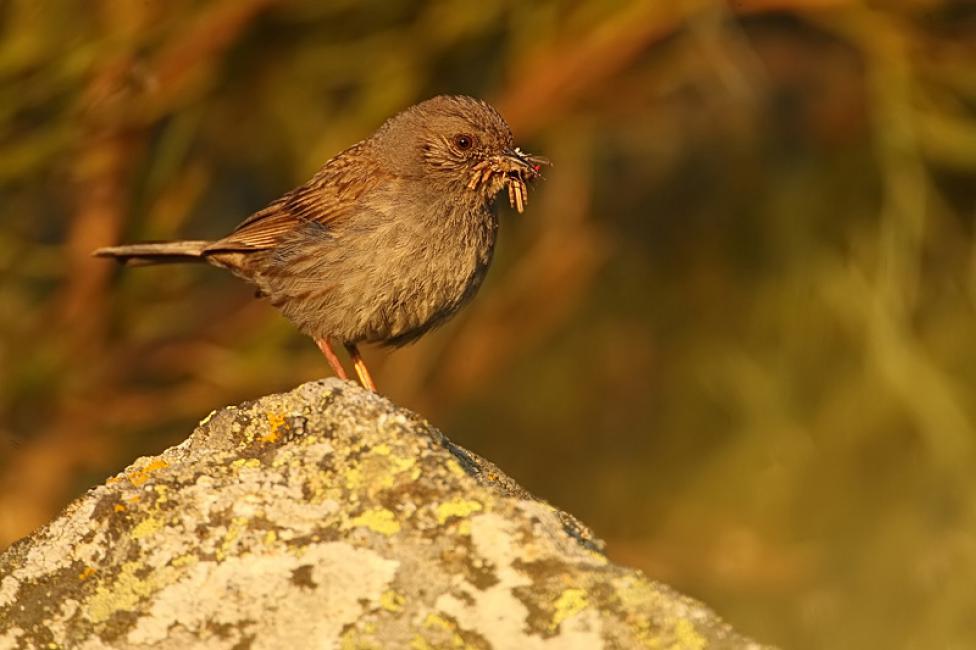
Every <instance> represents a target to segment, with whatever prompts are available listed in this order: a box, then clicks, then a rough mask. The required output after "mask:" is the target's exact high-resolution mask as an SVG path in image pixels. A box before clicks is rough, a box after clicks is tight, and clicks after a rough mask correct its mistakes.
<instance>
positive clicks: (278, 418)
mask: <svg viewBox="0 0 976 650" xmlns="http://www.w3.org/2000/svg"><path fill="white" fill-rule="evenodd" d="M266 415H267V417H268V425H269V426H270V427H271V429H270V430H269V431H268V432H267V433H266V434H264V435H263V436H261V437H260V438H258V441H259V442H278V438H279V437H280V434H281V431H282V430H284V429H286V428H288V422H287V421H286V420H285V416H284V415H281V414H280V413H267V414H266Z"/></svg>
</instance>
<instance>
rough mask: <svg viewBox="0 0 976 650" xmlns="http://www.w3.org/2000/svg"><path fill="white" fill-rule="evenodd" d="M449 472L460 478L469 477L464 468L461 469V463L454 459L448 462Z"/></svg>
mask: <svg viewBox="0 0 976 650" xmlns="http://www.w3.org/2000/svg"><path fill="white" fill-rule="evenodd" d="M447 471H449V472H450V473H451V474H454V476H457V477H459V478H464V477H465V476H467V475H468V473H467V472H465V471H464V468H463V467H461V463H459V462H457V461H456V460H454V459H453V458H452V459H451V460H449V461H447Z"/></svg>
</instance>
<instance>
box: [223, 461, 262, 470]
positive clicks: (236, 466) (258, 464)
mask: <svg viewBox="0 0 976 650" xmlns="http://www.w3.org/2000/svg"><path fill="white" fill-rule="evenodd" d="M230 466H231V467H232V468H234V469H241V468H242V467H250V468H251V469H257V468H259V467H261V461H259V460H258V459H257V458H238V459H237V460H235V461H234V462H233V463H231V464H230Z"/></svg>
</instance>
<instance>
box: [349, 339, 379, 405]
mask: <svg viewBox="0 0 976 650" xmlns="http://www.w3.org/2000/svg"><path fill="white" fill-rule="evenodd" d="M346 350H347V351H348V352H349V356H350V357H352V365H353V368H355V369H356V375H357V376H358V377H359V383H360V384H362V385H363V388H368V389H369V390H371V391H373V392H374V393H375V392H376V384H375V383H373V378H372V377H370V376H369V370H367V369H366V362H365V361H363V358H362V356H360V354H359V348H357V347H356V344H355V343H346Z"/></svg>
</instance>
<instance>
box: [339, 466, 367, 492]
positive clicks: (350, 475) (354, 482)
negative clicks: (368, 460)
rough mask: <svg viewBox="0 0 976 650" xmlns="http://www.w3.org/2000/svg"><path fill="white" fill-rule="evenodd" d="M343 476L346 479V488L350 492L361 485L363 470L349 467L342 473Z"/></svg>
mask: <svg viewBox="0 0 976 650" xmlns="http://www.w3.org/2000/svg"><path fill="white" fill-rule="evenodd" d="M343 476H344V477H345V479H346V487H347V488H348V489H350V490H355V489H356V488H358V487H359V486H361V485H362V484H363V470H361V469H359V468H358V467H350V468H349V469H347V470H346V471H345V472H343Z"/></svg>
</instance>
